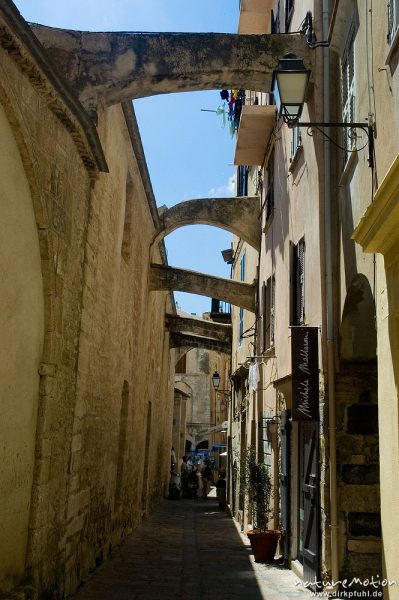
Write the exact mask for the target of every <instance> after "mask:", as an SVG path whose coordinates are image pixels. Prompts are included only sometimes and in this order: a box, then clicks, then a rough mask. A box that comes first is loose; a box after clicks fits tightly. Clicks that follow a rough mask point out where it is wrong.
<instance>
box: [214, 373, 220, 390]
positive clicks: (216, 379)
mask: <svg viewBox="0 0 399 600" xmlns="http://www.w3.org/2000/svg"><path fill="white" fill-rule="evenodd" d="M212 385H213V387H214V388H215V390H217V389H218V387H219V386H220V375H219V373H218V372H217V371H215V372H214V374H213V375H212Z"/></svg>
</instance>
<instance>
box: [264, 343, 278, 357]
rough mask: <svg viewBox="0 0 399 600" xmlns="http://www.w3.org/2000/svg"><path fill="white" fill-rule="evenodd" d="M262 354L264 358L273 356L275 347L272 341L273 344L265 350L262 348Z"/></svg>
mask: <svg viewBox="0 0 399 600" xmlns="http://www.w3.org/2000/svg"><path fill="white" fill-rule="evenodd" d="M262 356H263V357H264V358H275V356H276V349H275V347H274V342H273V345H272V346H270V348H268V349H267V350H263V352H262Z"/></svg>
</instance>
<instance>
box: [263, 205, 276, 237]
mask: <svg viewBox="0 0 399 600" xmlns="http://www.w3.org/2000/svg"><path fill="white" fill-rule="evenodd" d="M273 213H274V210H273V212H272V214H271V215H270V217H269V218H268V219H267V221H266V223H265V225H264V227H263V230H262V231H263V233H267V232H268V231H269V229H270V225H271V224H272V221H273Z"/></svg>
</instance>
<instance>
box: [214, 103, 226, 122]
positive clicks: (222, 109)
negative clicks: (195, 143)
mask: <svg viewBox="0 0 399 600" xmlns="http://www.w3.org/2000/svg"><path fill="white" fill-rule="evenodd" d="M216 114H217V115H218V117H219V116H220V115H222V127H226V116H227V110H226V104H225V103H224V102H223V104H221V105H220V106H218V108H217V109H216Z"/></svg>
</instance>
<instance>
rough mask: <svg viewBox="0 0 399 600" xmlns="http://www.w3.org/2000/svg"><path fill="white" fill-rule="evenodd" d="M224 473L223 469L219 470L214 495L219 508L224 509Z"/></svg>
mask: <svg viewBox="0 0 399 600" xmlns="http://www.w3.org/2000/svg"><path fill="white" fill-rule="evenodd" d="M225 478H226V473H225V472H224V471H220V473H219V479H218V480H217V482H216V497H217V499H218V502H219V508H220V510H224V509H225V508H226V479H225Z"/></svg>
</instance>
